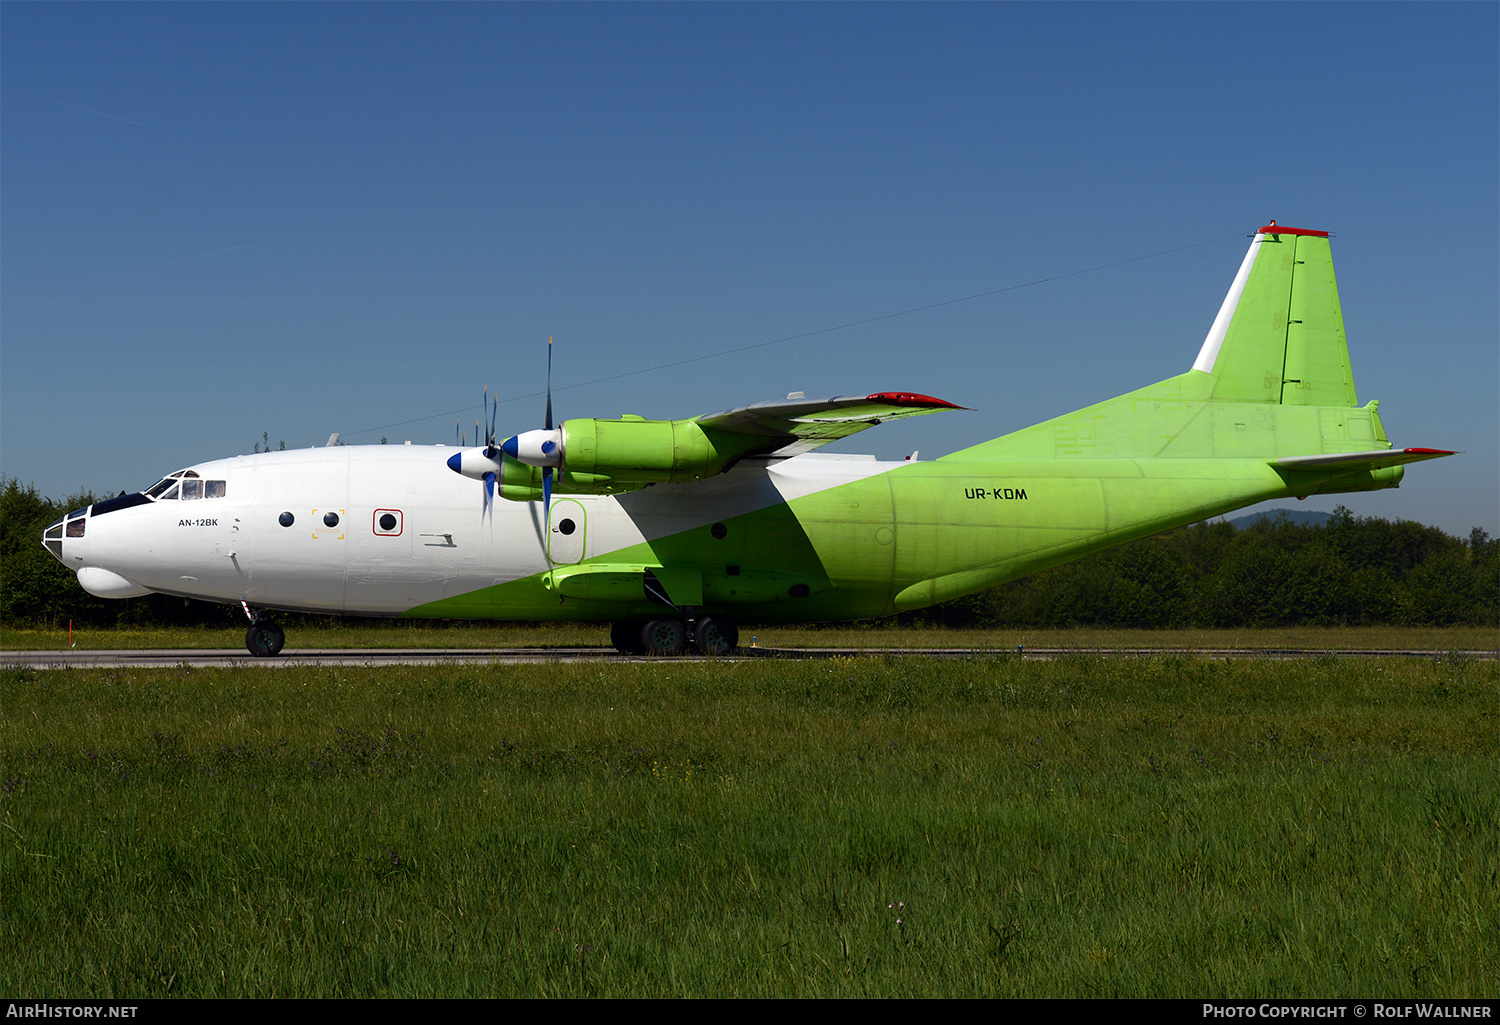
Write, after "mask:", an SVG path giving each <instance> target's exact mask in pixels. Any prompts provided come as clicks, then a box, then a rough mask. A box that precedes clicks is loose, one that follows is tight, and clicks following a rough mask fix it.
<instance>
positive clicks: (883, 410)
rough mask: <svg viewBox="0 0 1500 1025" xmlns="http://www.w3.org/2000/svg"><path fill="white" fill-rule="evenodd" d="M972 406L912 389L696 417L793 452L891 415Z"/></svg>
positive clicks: (770, 451) (774, 449)
mask: <svg viewBox="0 0 1500 1025" xmlns="http://www.w3.org/2000/svg"><path fill="white" fill-rule="evenodd" d="M967 408H968V407H967V406H959V405H955V404H954V403H952V402H946V401H944V400H943V399H935V398H933V397H932V396H930V395H917V394H915V393H912V392H877V393H876V394H874V395H840V396H835V397H832V398H826V399H807V398H801V397H800V396H799V397H791V398H786V399H779V400H773V401H770V402H756V403H754V404H752V405H749V406H741V407H739V408H738V409H728V410H725V411H724V412H722V413H706V414H704V415H703V416H700V417H696V418H695V422H696V423H697V424H698V425H699V426H700V427H704V428H709V429H712V430H717V431H723V432H725V433H728V434H743V435H749V436H752V437H760V438H764V439H765V444H764V446H756V449H755V451H754V454H756V455H767V456H775V457H787V456H795V455H801V454H802V453H803V452H808V451H811V450H812V449H815V448H817V447H819V446H820V445H826V444H828V443H829V442H830V441H837V440H838V439H840V438H847V437H848V436H849V435H851V434H857V433H859V432H860V431H862V430H865V429H866V428H868V427H874V426H875V425H876V424H879V423H884V422H885V421H887V420H901V419H904V418H905V417H909V416H922V415H924V414H927V413H937V412H941V411H942V410H945V409H967Z"/></svg>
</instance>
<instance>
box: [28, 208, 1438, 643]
mask: <svg viewBox="0 0 1500 1025" xmlns="http://www.w3.org/2000/svg"><path fill="white" fill-rule="evenodd" d="M798 398H799V399H800V396H799V397H798ZM876 399H880V400H881V402H883V403H885V404H886V405H889V406H890V407H891V411H889V412H887V413H882V411H881V403H875V405H873V406H872V405H870V404H869V402H866V400H859V402H858V403H855V402H854V400H826V401H828V402H830V403H833V402H835V401H837V402H838V403H842V405H841V406H840V408H839V409H838V410H837V411H836V412H837V413H838V414H839V415H834V412H835V411H833V410H832V407H829V409H825V410H822V411H819V410H811V411H809V410H806V409H803V408H802V406H797V407H796V408H795V409H794V408H792V407H791V406H790V405H789V404H788V403H780V404H763V405H764V406H765V407H766V409H764V410H762V409H761V407H746V410H740V411H731V413H726V414H716V415H715V416H713V417H703V418H698V419H697V420H695V421H676V422H671V421H643V420H638V419H635V418H627V419H625V420H621V421H570V422H569V423H568V424H564V425H563V426H562V427H561V428H559V429H558V431H557V432H554V433H555V435H556V437H557V438H558V440H559V441H560V442H561V441H563V440H564V439H565V438H566V439H569V440H568V448H567V452H568V455H567V456H562V457H559V460H560V462H559V461H558V460H554V462H555V463H556V464H557V465H558V466H559V469H558V470H557V478H556V480H557V493H556V494H553V495H552V497H551V503H550V508H548V507H547V506H546V504H545V503H544V502H543V501H540V500H538V499H539V498H540V485H539V481H540V477H539V476H537V473H538V471H537V469H536V466H535V465H530V464H523V463H518V462H515V461H513V460H512V459H511V457H509V456H501V455H498V454H497V452H496V450H495V449H494V447H493V446H491V447H490V448H489V449H487V450H485V451H487V452H488V455H485V454H484V452H481V450H477V449H476V450H456V449H453V448H443V447H428V446H368V447H335V448H324V449H313V450H305V451H297V452H275V453H267V454H263V455H253V456H238V457H234V458H231V459H224V460H217V461H214V462H209V463H203V464H200V465H198V466H195V467H192V468H190V470H188V471H180V473H179V474H178V475H174V476H175V477H177V478H178V479H179V481H181V482H182V486H181V487H180V488H179V487H173V486H171V485H167V486H166V487H165V488H164V487H163V485H166V483H167V482H163V485H158V486H157V488H153V489H152V492H155V494H152V493H150V492H148V493H147V494H145V495H141V496H129V497H128V498H127V499H117V500H112V502H108V503H99V504H97V505H95V506H94V507H92V510H91V511H90V510H83V511H80V513H79V514H76V516H75V517H69V518H67V520H66V521H60V522H59V524H54V526H53V528H49V532H48V537H46V538H44V543H47V544H48V547H49V548H50V549H52V550H53V552H54V554H56V555H58V557H59V558H60V559H61V560H62V561H63V563H64V564H65V565H68V566H69V567H70V568H72V569H75V570H78V571H79V578H80V581H81V582H82V583H83V584H84V586H85V587H87V588H88V589H89V590H91V591H93V592H95V593H99V594H105V595H110V596H126V595H129V594H140V593H145V592H147V591H158V592H164V593H169V594H178V595H183V596H186V597H191V598H202V599H208V600H230V601H242V602H245V603H247V604H248V605H252V606H257V607H262V608H280V609H288V610H300V611H311V612H328V613H338V612H344V613H357V614H362V615H383V616H417V617H443V618H488V619H570V620H614V621H621V620H630V619H643V618H645V617H650V616H652V615H657V614H660V613H661V612H662V610H663V609H664V608H667V607H674V608H677V609H679V610H682V609H686V610H691V613H690V614H695V615H719V616H724V617H733V618H734V619H738V620H742V621H753V622H769V621H787V620H832V619H854V618H868V617H876V616H883V615H889V614H891V613H894V612H898V611H903V610H908V609H916V608H921V607H924V606H927V605H931V604H935V603H937V602H942V601H946V600H948V599H951V598H956V597H959V596H962V595H965V594H970V593H973V592H975V591H978V590H981V589H983V588H986V587H991V586H993V585H995V584H998V583H1002V582H1004V581H1007V580H1011V579H1014V578H1017V577H1020V576H1024V575H1026V574H1028V573H1033V572H1036V571H1038V570H1041V569H1045V568H1047V567H1050V566H1054V565H1057V564H1059V563H1063V562H1066V561H1068V560H1070V559H1075V558H1078V557H1080V556H1083V555H1087V554H1090V553H1092V552H1097V551H1100V550H1103V549H1106V548H1110V547H1114V546H1116V545H1120V544H1124V543H1126V542H1129V541H1133V540H1136V539H1138V538H1142V537H1147V536H1150V535H1152V534H1155V533H1159V532H1161V531H1164V530H1168V529H1171V528H1172V527H1176V526H1180V525H1183V524H1187V523H1191V522H1194V521H1197V520H1201V519H1204V518H1206V517H1210V516H1215V515H1218V514H1221V513H1224V512H1228V511H1230V510H1233V509H1237V508H1240V507H1242V506H1246V505H1250V504H1253V503H1256V502H1261V501H1264V500H1267V499H1274V498H1280V497H1286V496H1305V495H1309V494H1314V493H1329V492H1342V491H1364V490H1372V489H1377V488H1386V487H1395V486H1396V485H1397V484H1398V483H1399V481H1400V479H1401V474H1402V465H1401V464H1403V463H1406V462H1411V461H1414V460H1417V459H1422V458H1430V457H1432V456H1435V455H1440V454H1445V453H1440V452H1437V451H1434V450H1426V449H1406V450H1393V449H1391V446H1390V442H1389V441H1388V439H1387V437H1386V434H1385V431H1384V429H1383V427H1382V425H1381V422H1380V417H1379V415H1378V413H1377V410H1376V404H1375V403H1369V404H1368V405H1365V406H1359V405H1356V397H1355V391H1354V384H1353V378H1352V374H1351V372H1350V369H1349V356H1348V348H1347V345H1346V343H1345V339H1344V331H1343V320H1342V315H1341V312H1340V310H1339V306H1338V295H1337V289H1336V286H1335V285H1334V278H1333V266H1332V261H1331V258H1330V256H1329V250H1328V240H1327V238H1326V236H1325V235H1323V234H1322V233H1313V232H1306V231H1300V230H1298V229H1279V228H1276V227H1275V226H1274V225H1272V226H1268V227H1266V228H1263V229H1261V231H1260V232H1259V233H1257V235H1256V236H1255V240H1254V242H1253V243H1252V245H1251V248H1250V252H1249V254H1248V255H1247V257H1246V259H1245V262H1244V264H1243V265H1242V267H1241V269H1240V273H1239V274H1238V275H1237V276H1236V279H1235V283H1234V286H1233V287H1232V288H1231V291H1230V294H1229V296H1228V297H1227V298H1226V299H1225V303H1224V308H1223V309H1222V310H1221V312H1220V315H1219V317H1218V319H1217V320H1216V321H1215V323H1214V326H1213V328H1212V329H1211V331H1210V333H1209V336H1208V338H1207V339H1206V340H1205V342H1204V344H1203V347H1202V349H1201V351H1200V353H1199V357H1198V361H1197V363H1195V365H1194V368H1193V369H1192V370H1189V371H1187V372H1186V373H1184V374H1181V375H1179V376H1177V377H1173V378H1170V379H1168V380H1166V381H1162V382H1159V383H1157V384H1154V385H1150V386H1148V387H1146V388H1142V389H1140V390H1138V391H1134V392H1131V393H1129V394H1126V395H1122V396H1119V397H1118V398H1114V399H1110V400H1108V401H1106V402H1102V403H1099V404H1097V405H1094V406H1089V407H1087V408H1085V409H1081V410H1079V411H1077V412H1074V413H1070V414H1068V415H1066V416H1062V417H1059V418H1057V419H1055V420H1050V421H1047V422H1045V423H1042V424H1038V425H1037V426H1034V427H1030V428H1027V429H1025V430H1022V431H1018V432H1015V433H1013V434H1009V435H1006V436H1004V437H1001V438H997V439H994V440H993V441H988V442H985V443H983V444H980V445H976V446H974V447H972V448H968V449H965V450H963V451H960V452H956V453H954V454H952V455H949V456H946V457H943V458H941V459H937V460H935V461H928V462H900V463H886V462H877V461H875V460H874V459H873V458H871V457H860V456H851V457H836V456H828V455H824V454H821V453H816V452H804V451H802V450H804V449H806V448H809V447H812V446H814V445H816V444H820V443H821V442H823V441H827V440H831V438H833V437H839V436H844V435H846V434H848V433H852V432H853V431H854V430H857V429H861V428H863V427H867V426H870V425H872V424H874V423H878V422H879V421H880V420H881V419H889V418H890V417H891V416H893V415H907V414H910V413H915V412H932V411H936V409H938V408H941V407H946V406H947V404H946V403H941V402H938V401H937V400H927V399H925V397H922V396H905V395H900V396H897V395H890V394H885V395H881V396H869V397H868V400H870V402H873V401H874V400H876ZM917 400H921V401H917ZM805 405H808V406H815V405H816V403H815V402H814V403H806V404H805ZM898 407H908V408H906V412H905V413H902V412H899V411H898ZM911 407H920V408H911ZM747 410H748V411H749V412H747ZM766 410H770V411H771V412H770V413H767V412H766ZM757 411H758V412H757ZM771 413H774V414H775V415H774V416H772V415H771ZM761 414H764V415H761ZM663 425H673V426H671V427H664V426H663ZM684 425H687V426H684ZM768 425H770V426H768ZM569 431H571V433H568V432H569ZM585 431H587V433H585ZM651 432H655V433H654V434H652V433H651ZM762 435H764V436H766V437H768V438H770V440H769V441H754V442H753V443H752V442H751V441H747V440H746V439H747V438H758V437H760V436H762ZM549 436H550V435H549ZM658 436H659V437H663V438H669V439H678V440H669V441H667V442H664V443H663V444H664V445H665V446H666V447H665V448H661V449H660V451H661V452H662V453H664V454H663V455H662V456H661V458H660V459H657V460H656V462H654V463H653V462H652V459H653V458H655V457H653V456H651V455H650V454H649V453H646V452H645V448H647V447H649V446H648V445H646V444H645V443H644V442H643V443H642V445H640V446H637V447H640V448H641V449H642V452H641V453H636V452H633V451H631V450H630V444H631V443H632V439H634V438H640V439H647V438H648V437H658ZM522 437H523V438H524V437H525V436H522ZM615 438H618V439H619V440H618V442H616V441H611V440H609V439H615ZM585 444H587V445H588V448H587V450H585V447H584V446H585ZM609 445H614V446H615V447H614V448H610V447H608V446H609ZM673 446H676V447H675V448H674V447H673ZM585 451H587V457H586V458H587V460H588V462H587V464H586V465H587V472H586V473H585V472H581V471H580V472H578V473H576V474H574V475H571V476H570V474H569V472H568V466H569V460H572V461H574V462H575V463H577V464H578V465H584V463H583V460H584V459H585V455H584V453H585ZM610 453H621V454H619V455H610ZM794 453H798V454H794ZM523 455H524V453H523ZM490 457H493V458H494V459H495V460H496V461H495V462H493V463H488V464H487V463H485V459H486V458H490ZM611 460H613V461H611ZM487 465H488V466H494V467H495V468H496V472H495V474H494V477H495V478H498V484H499V490H500V492H501V499H502V500H499V501H495V502H493V504H491V503H490V502H487V501H483V502H482V501H480V495H479V493H478V492H479V488H478V486H476V483H475V479H471V478H476V479H479V478H482V476H483V473H484V471H485V466H487ZM548 465H552V464H548ZM476 467H477V468H476ZM454 470H459V471H460V472H459V473H454V472H453V471H454ZM466 473H467V474H468V475H467V476H465V474H466ZM170 479H171V478H169V480H170ZM191 480H198V481H203V482H212V484H211V486H210V485H209V484H205V485H204V486H202V487H197V486H190V485H188V484H187V482H188V481H191ZM486 486H489V487H491V488H492V490H493V488H494V486H495V480H494V479H493V478H492V480H491V481H490V482H489V483H488V484H487V485H486ZM549 487H550V484H549ZM189 491H196V492H198V496H197V497H189V496H188V492H189ZM208 491H212V492H213V494H212V495H209V494H207V493H206V492H208ZM168 492H171V494H170V495H169V494H168ZM505 498H511V499H514V500H511V501H506V500H504V499H505ZM53 535H55V536H53Z"/></svg>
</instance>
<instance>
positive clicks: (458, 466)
mask: <svg viewBox="0 0 1500 1025" xmlns="http://www.w3.org/2000/svg"><path fill="white" fill-rule="evenodd" d="M448 469H450V470H452V471H453V472H454V473H463V472H464V454H463V453H462V452H455V453H453V455H451V456H449V457H448Z"/></svg>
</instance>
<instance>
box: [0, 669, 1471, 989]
mask: <svg viewBox="0 0 1500 1025" xmlns="http://www.w3.org/2000/svg"><path fill="white" fill-rule="evenodd" d="M1497 697H1500V667H1497V665H1496V663H1494V662H1490V661H1474V660H1468V659H1464V658H1462V657H1456V658H1443V659H1424V660H1416V659H1412V660H1407V659H1382V660H1363V659H1340V658H1334V657H1320V658H1315V659H1307V660H1297V661H1272V660H1258V659H1252V660H1228V661H1226V660H1223V659H1218V660H1213V659H1201V658H1191V657H1153V658H1135V659H1112V658H1104V657H1099V656H1087V655H1080V656H1074V657H1068V658H1062V659H1057V660H1052V661H1044V662H1037V661H1021V660H1019V659H1014V658H1004V657H999V658H975V659H971V660H957V661H952V660H944V661H938V660H927V659H921V658H885V657H875V658H830V659H825V660H819V661H815V662H808V661H778V660H765V661H752V662H742V663H709V662H701V661H677V662H665V663H656V664H650V663H626V662H599V663H585V664H568V665H521V666H441V667H421V668H418V667H394V668H384V669H362V668H346V667H323V668H287V669H284V670H282V671H280V672H276V673H263V672H251V671H249V670H248V669H213V670H186V669H176V670H119V671H106V670H51V671H33V670H24V669H9V670H3V671H0V707H3V711H4V714H3V718H0V928H3V935H0V943H3V946H4V949H5V950H6V956H5V957H4V958H3V959H0V990H3V991H4V992H7V993H11V994H16V995H21V996H26V997H44V996H58V995H68V996H77V997H83V996H101V997H102V996H114V997H132V998H133V997H150V996H163V995H185V996H209V997H214V996H272V995H283V996H335V995H338V996H387V995H389V996H541V995H547V996H593V995H598V996H688V995H693V996H917V995H924V996H1012V995H1018V996H1166V997H1183V996H1215V997H1249V996H1256V997H1278V996H1304V997H1306V996H1321V997H1349V996H1365V997H1368V996H1383V997H1401V996H1447V997H1494V996H1495V995H1496V992H1497V982H1496V980H1497V979H1500V954H1497V949H1500V941H1497V933H1496V898H1495V894H1496V892H1497V887H1500V866H1497V850H1496V822H1497V820H1500V778H1497V764H1496V743H1495V739H1496V735H1497V725H1500V724H1497V708H1500V702H1497Z"/></svg>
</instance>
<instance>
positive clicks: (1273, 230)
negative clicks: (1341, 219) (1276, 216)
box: [1256, 221, 1328, 238]
mask: <svg viewBox="0 0 1500 1025" xmlns="http://www.w3.org/2000/svg"><path fill="white" fill-rule="evenodd" d="M1256 234H1257V235H1314V236H1316V237H1318V238H1327V237H1328V232H1326V231H1314V230H1313V229H1312V228H1283V227H1282V226H1281V225H1279V224H1277V223H1276V222H1275V221H1272V222H1271V223H1270V224H1267V225H1265V226H1264V227H1262V228H1260V229H1259V230H1257V231H1256Z"/></svg>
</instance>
